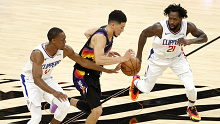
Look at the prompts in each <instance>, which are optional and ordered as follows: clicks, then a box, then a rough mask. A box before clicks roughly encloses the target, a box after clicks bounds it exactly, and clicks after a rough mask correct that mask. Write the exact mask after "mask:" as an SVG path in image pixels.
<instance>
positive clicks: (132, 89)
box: [129, 75, 140, 101]
mask: <svg viewBox="0 0 220 124" xmlns="http://www.w3.org/2000/svg"><path fill="white" fill-rule="evenodd" d="M137 79H140V76H139V75H134V76H133V80H132V82H131V86H130V90H129V95H130V97H131V99H132V100H133V101H136V100H137V98H138V95H139V90H138V88H137V87H136V86H135V85H134V81H135V80H137Z"/></svg>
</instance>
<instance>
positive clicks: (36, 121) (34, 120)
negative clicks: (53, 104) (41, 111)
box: [30, 115, 42, 124]
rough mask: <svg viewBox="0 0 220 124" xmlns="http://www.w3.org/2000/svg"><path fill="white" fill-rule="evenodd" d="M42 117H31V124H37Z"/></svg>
mask: <svg viewBox="0 0 220 124" xmlns="http://www.w3.org/2000/svg"><path fill="white" fill-rule="evenodd" d="M41 118H42V115H35V116H31V120H30V122H31V124H39V123H40V121H41Z"/></svg>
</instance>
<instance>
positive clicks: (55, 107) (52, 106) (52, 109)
mask: <svg viewBox="0 0 220 124" xmlns="http://www.w3.org/2000/svg"><path fill="white" fill-rule="evenodd" d="M57 107H58V106H57V105H56V104H53V105H50V113H52V114H53V113H55V111H56V110H57Z"/></svg>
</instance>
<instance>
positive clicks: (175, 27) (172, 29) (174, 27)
mask: <svg viewBox="0 0 220 124" xmlns="http://www.w3.org/2000/svg"><path fill="white" fill-rule="evenodd" d="M170 26H173V28H171V27H170ZM179 26H180V22H179V23H178V24H177V25H170V24H169V28H170V30H171V31H175V30H176V29H177V28H178V27H179Z"/></svg>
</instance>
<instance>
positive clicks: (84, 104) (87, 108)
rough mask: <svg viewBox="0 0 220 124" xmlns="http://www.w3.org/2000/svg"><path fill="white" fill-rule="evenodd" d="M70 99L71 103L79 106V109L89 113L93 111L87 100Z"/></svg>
mask: <svg viewBox="0 0 220 124" xmlns="http://www.w3.org/2000/svg"><path fill="white" fill-rule="evenodd" d="M69 101H70V105H72V106H74V107H76V108H78V109H79V110H82V111H84V112H86V113H87V114H90V113H91V108H90V106H89V104H88V102H87V101H85V100H78V99H74V98H69Z"/></svg>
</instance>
